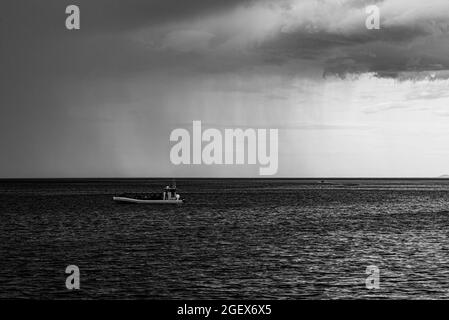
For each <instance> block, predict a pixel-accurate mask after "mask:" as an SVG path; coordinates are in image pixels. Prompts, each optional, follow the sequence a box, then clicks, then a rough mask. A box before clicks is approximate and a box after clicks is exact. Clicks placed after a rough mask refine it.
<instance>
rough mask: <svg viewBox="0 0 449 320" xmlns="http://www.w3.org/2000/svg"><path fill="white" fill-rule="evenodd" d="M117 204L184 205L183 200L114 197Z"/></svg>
mask: <svg viewBox="0 0 449 320" xmlns="http://www.w3.org/2000/svg"><path fill="white" fill-rule="evenodd" d="M112 199H113V200H114V201H116V202H123V203H141V204H181V203H183V200H182V199H179V200H145V199H134V198H127V197H113V198H112Z"/></svg>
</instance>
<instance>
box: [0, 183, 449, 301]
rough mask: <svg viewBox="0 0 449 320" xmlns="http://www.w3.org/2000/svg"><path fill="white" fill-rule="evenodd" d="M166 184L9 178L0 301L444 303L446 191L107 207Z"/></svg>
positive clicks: (240, 188) (306, 187) (233, 192)
mask: <svg viewBox="0 0 449 320" xmlns="http://www.w3.org/2000/svg"><path fill="white" fill-rule="evenodd" d="M169 182H170V181H168V183H169ZM166 184H167V181H163V180H94V181H92V180H90V181H88V180H75V181H64V180H63V181H44V180H40V181H33V182H32V181H21V182H11V181H1V182H0V298H62V299H67V298H88V299H89V298H107V299H110V298H153V299H157V298H186V299H189V298H192V299H195V298H209V299H214V298H225V299H226V298H229V299H231V298H234V299H240V298H243V299H244V298H256V299H257V298H259V299H266V298H274V299H281V298H285V299H323V298H332V299H340V298H373V297H376V298H449V239H448V235H449V181H447V180H433V181H432V180H328V181H327V182H325V183H320V181H314V180H244V179H242V180H234V179H232V180H228V179H222V180H220V179H218V180H177V184H178V189H179V192H180V193H181V194H182V196H183V197H185V198H186V199H187V200H188V202H187V203H186V204H183V205H180V206H154V205H153V206H152V205H133V204H131V205H120V204H117V203H114V202H113V201H112V195H113V194H115V193H119V192H146V191H159V190H160V188H161V187H162V186H164V185H166ZM70 264H75V265H77V266H78V267H79V268H80V270H81V290H79V291H76V292H74V291H68V290H67V289H66V288H65V279H66V276H67V275H66V274H65V267H66V266H67V265H70ZM368 265H376V266H378V267H379V269H380V289H379V290H368V289H366V287H365V279H366V277H367V275H366V274H365V270H366V267H367V266H368Z"/></svg>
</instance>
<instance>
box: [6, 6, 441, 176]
mask: <svg viewBox="0 0 449 320" xmlns="http://www.w3.org/2000/svg"><path fill="white" fill-rule="evenodd" d="M71 4H75V5H78V6H79V8H80V12H81V28H80V30H67V29H66V28H65V19H66V17H67V15H66V13H65V8H66V6H68V5H71ZM373 4H375V5H377V6H378V8H379V10H380V29H379V30H368V29H367V28H366V27H365V20H366V18H367V16H368V15H367V13H366V12H365V8H366V6H368V5H373ZM448 89H449V1H447V0H426V1H420V0H383V1H374V0H373V1H365V0H357V1H356V0H273V1H269V0H254V1H251V0H222V1H220V0H189V1H180V0H177V1H175V0H147V1H144V0H127V1H125V0H94V1H92V0H77V1H74V0H73V1H71V0H70V1H69V0H67V1H66V0H45V1H28V0H14V1H13V0H5V1H2V10H1V12H0V90H1V91H0V150H1V151H0V152H1V153H0V154H1V157H0V178H44V177H49V178H50V177H51V178H61V177H170V178H171V177H175V178H176V177H256V176H258V173H259V165H209V166H208V165H180V166H175V165H173V164H172V163H171V161H170V157H169V154H170V149H171V147H172V146H173V143H172V142H170V140H169V137H170V133H171V131H172V130H174V129H176V128H186V129H188V130H191V127H192V121H194V120H201V121H202V124H203V126H204V127H205V128H206V127H207V128H217V129H219V130H222V129H224V128H255V129H257V128H266V129H270V128H277V129H278V130H279V156H278V157H279V168H278V171H277V174H276V175H275V177H438V176H440V175H443V174H449V161H448V160H449V103H448V102H449V90H448Z"/></svg>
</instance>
